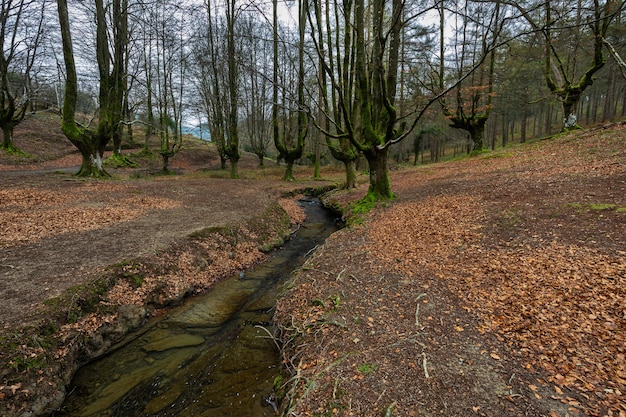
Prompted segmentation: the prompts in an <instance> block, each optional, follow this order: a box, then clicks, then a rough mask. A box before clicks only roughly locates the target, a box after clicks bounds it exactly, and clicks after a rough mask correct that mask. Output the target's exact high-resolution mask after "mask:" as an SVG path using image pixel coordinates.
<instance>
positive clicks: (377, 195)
mask: <svg viewBox="0 0 626 417" xmlns="http://www.w3.org/2000/svg"><path fill="white" fill-rule="evenodd" d="M388 152H389V148H385V149H382V150H377V151H375V152H371V151H370V152H364V154H365V158H366V159H367V163H368V165H369V171H370V172H369V174H370V175H369V180H370V185H369V189H368V191H367V194H368V197H370V198H373V199H374V200H389V199H391V198H393V193H392V192H391V183H390V181H389V170H388V169H387V156H388Z"/></svg>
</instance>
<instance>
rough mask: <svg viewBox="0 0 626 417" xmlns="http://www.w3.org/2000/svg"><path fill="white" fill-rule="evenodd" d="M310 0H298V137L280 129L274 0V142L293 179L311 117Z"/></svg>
mask: <svg viewBox="0 0 626 417" xmlns="http://www.w3.org/2000/svg"><path fill="white" fill-rule="evenodd" d="M308 1H309V0H298V57H297V62H298V70H297V80H296V91H297V93H296V94H297V99H296V100H297V103H296V105H297V107H298V108H297V122H296V124H297V127H296V133H295V135H294V136H295V139H294V138H293V137H292V135H291V134H287V135H286V134H284V133H283V134H281V133H280V129H279V106H280V104H279V94H278V93H279V77H278V73H279V48H278V46H279V38H278V0H273V3H272V5H273V8H272V12H273V13H272V14H273V26H274V28H273V29H274V32H273V49H274V51H273V52H274V72H273V80H272V81H273V88H272V100H273V104H272V131H273V137H274V145H275V146H276V149H277V150H278V153H279V158H281V159H283V160H284V161H285V163H286V164H287V167H286V168H285V173H284V175H283V179H284V180H286V181H293V180H294V176H293V164H294V162H295V161H296V160H298V159H300V158H301V157H302V152H303V150H304V140H305V138H306V136H307V133H308V119H307V113H306V108H305V107H306V106H305V96H304V92H305V91H304V77H305V71H304V53H305V52H304V35H305V29H306V16H307V10H308V8H309V3H308ZM282 88H283V97H284V95H285V92H284V91H285V90H286V89H287V88H289V87H287V86H285V85H283V86H282Z"/></svg>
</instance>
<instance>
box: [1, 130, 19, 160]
mask: <svg viewBox="0 0 626 417" xmlns="http://www.w3.org/2000/svg"><path fill="white" fill-rule="evenodd" d="M14 129H15V125H14V124H13V123H3V124H2V143H1V144H0V149H4V150H6V151H7V152H10V153H14V152H18V151H19V149H18V147H17V146H15V143H13V131H14Z"/></svg>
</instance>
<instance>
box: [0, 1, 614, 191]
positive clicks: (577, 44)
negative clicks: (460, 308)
mask: <svg viewBox="0 0 626 417" xmlns="http://www.w3.org/2000/svg"><path fill="white" fill-rule="evenodd" d="M622 15H623V4H622V2H621V1H615V0H608V1H605V2H600V1H583V0H579V1H577V2H569V1H518V2H515V1H508V0H494V1H411V2H401V1H395V2H394V1H392V2H385V1H373V2H365V1H364V0H353V1H346V2H343V3H339V2H330V1H315V2H309V1H308V0H299V1H297V2H295V1H291V2H285V3H281V4H279V3H278V2H277V0H275V1H273V2H272V3H271V4H270V3H265V2H255V1H238V0H224V1H211V0H205V1H204V2H202V3H200V2H198V1H182V2H181V1H176V2H173V1H159V2H150V1H148V2H145V1H142V2H135V1H133V0H114V1H103V0H95V1H93V2H72V1H70V2H67V1H65V0H63V1H58V2H56V4H55V2H51V1H49V0H19V1H3V2H2V16H1V17H2V19H1V22H2V26H1V28H0V30H1V31H2V34H1V35H2V49H3V56H2V61H1V62H0V71H1V77H2V86H1V87H2V88H1V97H0V98H1V100H2V106H1V110H0V111H1V112H2V113H1V114H0V125H1V127H2V132H3V142H2V145H1V146H2V148H3V149H6V150H8V151H11V152H18V151H19V138H14V137H13V129H14V127H15V126H16V125H18V124H19V123H20V122H21V121H22V120H23V119H24V118H25V117H28V115H29V114H31V113H32V112H38V111H44V110H51V109H52V110H54V109H57V110H59V109H63V110H62V112H63V114H64V132H65V133H66V136H68V138H70V140H71V141H72V143H74V144H75V145H76V146H77V147H78V148H79V149H80V150H81V153H82V154H83V166H82V167H81V170H80V173H81V174H83V175H96V176H99V175H104V174H105V172H104V170H103V168H102V164H101V159H102V155H103V150H104V148H105V147H106V146H110V147H111V148H112V149H113V152H114V157H115V158H118V162H119V163H122V164H123V163H126V164H132V161H130V160H128V159H127V158H123V157H122V156H121V154H122V148H123V147H127V146H138V144H141V143H143V144H145V146H146V148H147V144H148V143H149V141H150V139H151V137H153V136H156V137H158V138H159V139H160V150H159V152H160V154H161V156H162V158H163V169H164V170H167V168H168V161H169V159H170V158H173V157H175V155H176V153H177V152H178V150H180V147H181V143H182V142H181V140H182V136H183V134H184V133H188V132H189V131H190V129H191V130H192V131H194V132H196V133H197V134H198V135H199V136H201V137H202V138H203V139H207V140H210V141H212V142H213V143H214V144H215V145H216V146H217V148H218V151H219V153H220V157H221V161H222V165H223V167H224V168H226V165H227V163H229V164H230V175H231V177H233V178H236V177H238V170H237V161H238V160H239V158H240V156H241V155H240V152H241V151H242V150H245V151H249V152H253V153H255V154H257V155H258V157H259V163H260V164H263V161H264V158H265V157H272V158H275V159H278V160H279V161H280V160H283V161H285V162H286V163H287V169H286V172H285V175H284V177H285V179H292V178H293V173H292V166H293V164H294V163H309V164H312V165H314V166H315V174H314V175H315V177H319V166H320V165H321V164H332V163H336V161H341V162H342V163H343V164H344V165H345V169H346V186H347V187H352V186H354V178H355V171H354V167H355V164H359V163H362V162H365V160H367V162H368V167H369V169H370V172H371V175H370V190H371V191H372V192H373V193H374V197H376V198H389V197H391V195H392V193H391V190H390V187H389V185H388V175H387V162H386V161H387V159H388V158H392V159H393V160H394V161H395V162H406V161H413V162H414V163H418V162H426V161H438V160H440V159H441V158H444V157H447V156H450V155H451V156H456V155H459V154H463V153H466V152H470V151H474V152H480V151H482V150H483V149H485V148H492V149H495V148H497V147H501V146H506V145H507V144H510V143H513V142H525V141H527V140H529V139H532V138H537V137H543V136H547V135H550V134H553V133H555V132H558V131H560V130H564V129H570V128H576V127H579V126H590V125H594V124H597V123H602V122H605V121H608V120H613V119H615V118H618V117H621V116H623V115H624V113H626V90H624V86H625V84H626V82H625V79H624V76H623V74H624V63H623V61H622V60H621V58H620V56H621V55H623V53H624V41H625V37H626V35H625V31H624V25H623V23H622V21H623V16H622ZM376 16H378V18H376ZM64 35H65V36H64ZM68 91H69V92H70V93H68ZM68 106H69V107H68ZM137 125H139V126H142V127H143V132H144V133H143V137H137V136H138V134H137V129H136V128H135V129H133V128H132V126H137ZM110 142H112V146H111V143H110ZM392 145H394V146H392Z"/></svg>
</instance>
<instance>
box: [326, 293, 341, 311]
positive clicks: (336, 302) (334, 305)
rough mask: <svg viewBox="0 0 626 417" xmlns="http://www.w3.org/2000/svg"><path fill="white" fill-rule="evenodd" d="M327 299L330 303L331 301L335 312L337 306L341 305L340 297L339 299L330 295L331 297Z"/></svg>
mask: <svg viewBox="0 0 626 417" xmlns="http://www.w3.org/2000/svg"><path fill="white" fill-rule="evenodd" d="M328 299H329V300H330V301H332V303H333V308H334V309H335V310H336V309H338V308H339V305H340V304H341V297H339V296H338V295H332V296H330V297H328Z"/></svg>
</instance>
